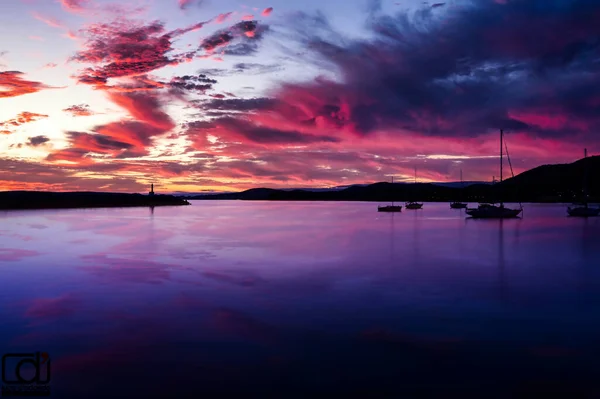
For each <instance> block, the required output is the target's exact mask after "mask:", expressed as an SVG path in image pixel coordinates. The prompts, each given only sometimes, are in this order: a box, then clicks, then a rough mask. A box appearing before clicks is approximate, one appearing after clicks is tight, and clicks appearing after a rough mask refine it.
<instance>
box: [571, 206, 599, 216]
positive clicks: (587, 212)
mask: <svg viewBox="0 0 600 399" xmlns="http://www.w3.org/2000/svg"><path fill="white" fill-rule="evenodd" d="M567 213H568V214H569V216H577V217H593V216H598V215H600V208H586V207H578V208H571V207H569V208H567Z"/></svg>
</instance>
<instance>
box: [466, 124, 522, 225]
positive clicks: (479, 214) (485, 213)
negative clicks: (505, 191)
mask: <svg viewBox="0 0 600 399" xmlns="http://www.w3.org/2000/svg"><path fill="white" fill-rule="evenodd" d="M503 145H504V131H503V130H500V183H502V161H503V154H502V152H503V149H504V147H503ZM506 155H507V156H508V147H507V153H506ZM509 162H510V158H509ZM511 170H512V166H511ZM521 212H523V207H521V208H520V209H511V208H506V207H505V206H504V203H503V202H500V205H499V206H497V205H494V204H480V205H479V206H478V207H477V208H467V210H466V214H467V215H469V216H470V217H472V218H474V219H512V218H517V217H519V214H521Z"/></svg>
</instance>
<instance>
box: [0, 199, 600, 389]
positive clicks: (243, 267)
mask: <svg viewBox="0 0 600 399" xmlns="http://www.w3.org/2000/svg"><path fill="white" fill-rule="evenodd" d="M376 206H377V204H376V203H293V202H292V203H268V202H239V201H233V202H224V201H223V202H194V203H193V205H192V206H189V207H170V208H156V209H155V210H154V211H153V213H152V212H151V211H150V210H149V209H147V208H135V209H94V210H59V211H54V210H52V211H29V212H4V213H0V271H1V275H0V299H1V302H0V303H1V305H0V320H1V324H0V352H1V353H7V352H33V351H42V352H47V353H48V354H49V355H50V357H51V361H52V380H51V389H52V395H53V397H57V398H69V397H108V396H107V395H110V396H111V397H154V396H156V397H160V396H162V397H167V396H173V395H177V396H178V397H182V395H183V394H185V393H208V392H217V391H218V392H249V393H256V394H258V393H261V394H263V395H264V394H266V393H274V392H277V393H284V394H285V397H290V396H293V395H297V396H303V394H305V393H307V392H329V393H351V392H354V393H357V392H365V393H366V392H368V393H378V392H379V393H383V392H388V393H395V394H396V396H394V397H413V396H411V395H413V394H414V395H416V394H425V395H426V394H431V395H436V396H439V395H443V396H444V397H447V395H449V394H452V393H458V392H460V393H463V394H464V393H477V394H478V395H479V396H481V397H506V396H507V395H514V394H517V393H519V394H523V395H528V394H532V393H535V392H538V393H539V392H540V391H544V390H546V391H552V392H555V393H556V392H561V391H562V392H565V393H566V392H570V393H571V394H572V393H573V392H574V391H576V390H578V391H581V392H587V393H600V389H597V388H598V386H597V385H595V384H596V383H595V381H597V380H600V379H599V378H598V376H599V375H600V365H599V364H598V360H597V359H598V358H599V355H600V311H599V310H600V218H595V219H594V218H590V219H588V220H585V219H573V218H567V217H565V214H566V213H565V207H564V206H560V205H529V204H526V205H525V212H524V218H523V219H522V220H505V221H497V220H468V219H466V218H465V215H464V211H461V210H451V209H449V206H448V204H425V206H424V209H423V210H421V211H410V210H404V211H403V212H402V213H401V214H394V215H393V214H378V213H377V212H376ZM398 394H400V395H404V396H397V395H398ZM246 396H247V395H246ZM173 397H176V396H173ZM263 397H264V396H263ZM571 397H573V396H572V395H571Z"/></svg>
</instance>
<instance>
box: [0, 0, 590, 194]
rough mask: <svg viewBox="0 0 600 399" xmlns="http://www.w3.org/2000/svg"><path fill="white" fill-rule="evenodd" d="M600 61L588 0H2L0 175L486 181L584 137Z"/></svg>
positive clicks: (125, 181) (270, 181)
mask: <svg viewBox="0 0 600 399" xmlns="http://www.w3.org/2000/svg"><path fill="white" fill-rule="evenodd" d="M599 75H600V1H597V0H448V1H445V2H443V1H440V2H423V1H421V0H419V1H417V0H328V1H317V0H305V1H302V2H292V1H288V0H255V1H253V2H248V1H246V0H243V1H242V0H135V1H128V2H114V1H109V0H10V1H3V2H1V3H0V190H52V191H77V190H81V191H114V192H146V191H148V188H149V186H150V183H154V184H155V189H156V191H158V192H160V191H163V192H174V191H180V192H203V191H238V190H244V189H248V188H252V187H272V188H291V187H332V186H340V185H348V184H359V183H372V182H377V181H389V180H390V179H391V178H392V177H393V178H394V180H395V181H413V179H414V177H415V170H416V171H417V173H416V174H417V179H418V180H419V181H422V182H428V181H438V182H443V181H457V180H459V179H460V171H461V170H462V173H463V177H464V179H465V180H467V181H476V180H477V181H491V180H492V178H493V177H494V176H495V177H496V178H498V176H499V159H498V155H499V154H498V152H499V131H500V129H503V130H504V131H505V137H506V141H507V145H508V151H509V154H510V158H511V164H512V167H513V171H514V173H515V174H516V173H519V172H522V171H524V170H527V169H530V168H533V167H536V166H539V165H542V164H549V163H568V162H573V161H575V160H577V159H580V158H582V156H583V150H584V148H587V149H588V153H589V154H590V155H596V154H599V153H600V136H599V134H600V112H599V111H600V76H599ZM505 165H506V164H505ZM510 174H511V171H510V168H506V169H505V170H504V176H507V175H508V176H510Z"/></svg>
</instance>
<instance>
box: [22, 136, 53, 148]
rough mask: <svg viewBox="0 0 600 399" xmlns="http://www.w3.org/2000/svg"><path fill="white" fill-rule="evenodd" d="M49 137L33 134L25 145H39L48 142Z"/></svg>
mask: <svg viewBox="0 0 600 399" xmlns="http://www.w3.org/2000/svg"><path fill="white" fill-rule="evenodd" d="M49 141H50V139H49V138H48V137H46V136H34V137H30V138H29V139H28V142H27V145H28V146H31V147H37V146H39V145H42V144H45V143H47V142H49Z"/></svg>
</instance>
